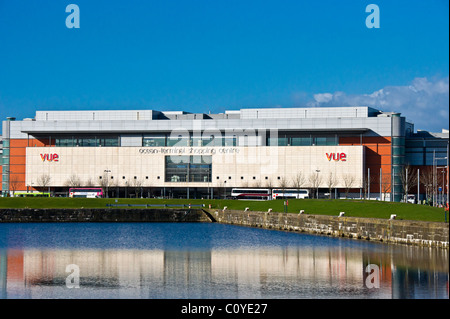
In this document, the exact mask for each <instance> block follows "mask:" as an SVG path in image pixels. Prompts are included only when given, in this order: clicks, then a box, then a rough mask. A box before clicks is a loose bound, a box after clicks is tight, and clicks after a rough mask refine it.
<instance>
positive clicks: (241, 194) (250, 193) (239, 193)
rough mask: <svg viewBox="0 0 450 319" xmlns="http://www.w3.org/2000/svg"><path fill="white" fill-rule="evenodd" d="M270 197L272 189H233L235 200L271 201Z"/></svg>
mask: <svg viewBox="0 0 450 319" xmlns="http://www.w3.org/2000/svg"><path fill="white" fill-rule="evenodd" d="M270 195H271V193H270V189H260V188H233V189H232V190H231V198H233V199H256V200H269V199H270Z"/></svg>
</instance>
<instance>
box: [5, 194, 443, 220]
mask: <svg viewBox="0 0 450 319" xmlns="http://www.w3.org/2000/svg"><path fill="white" fill-rule="evenodd" d="M189 203H191V204H193V205H194V204H195V205H198V204H204V205H205V208H208V207H209V205H210V204H211V208H213V209H216V208H217V209H222V208H223V207H224V206H227V207H228V209H236V210H244V209H245V208H246V207H249V209H250V210H251V211H263V212H266V211H267V210H268V209H269V208H272V210H273V211H274V212H283V211H284V207H283V206H284V205H283V203H284V201H283V200H272V201H241V200H203V199H145V198H144V199H140V198H138V199H125V198H119V199H117V203H116V202H115V199H114V198H98V199H97V198H0V209H1V208H25V207H29V208H81V207H84V208H105V207H106V204H153V205H156V204H172V205H173V204H189ZM300 210H304V211H305V213H306V214H312V215H335V216H338V215H339V212H345V216H353V217H369V218H389V217H390V216H391V214H396V215H397V219H404V220H423V221H436V222H444V209H443V208H436V207H430V206H424V205H414V204H406V203H391V202H377V201H364V200H342V199H341V200H327V199H291V200H289V206H288V213H295V214H297V213H298V212H299V211H300ZM447 215H448V214H447ZM448 219H449V216H447V220H448Z"/></svg>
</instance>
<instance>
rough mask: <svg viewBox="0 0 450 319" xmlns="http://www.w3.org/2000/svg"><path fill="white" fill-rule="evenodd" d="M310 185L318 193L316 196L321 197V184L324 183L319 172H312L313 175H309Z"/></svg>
mask: <svg viewBox="0 0 450 319" xmlns="http://www.w3.org/2000/svg"><path fill="white" fill-rule="evenodd" d="M308 180H309V185H310V186H311V189H312V192H313V193H316V198H319V194H318V191H319V186H320V184H321V183H322V176H320V175H319V172H315V173H311V175H309V178H308ZM313 198H314V194H313Z"/></svg>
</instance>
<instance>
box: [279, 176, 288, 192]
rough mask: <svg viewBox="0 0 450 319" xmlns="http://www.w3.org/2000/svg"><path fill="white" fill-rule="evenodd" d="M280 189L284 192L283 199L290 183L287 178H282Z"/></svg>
mask: <svg viewBox="0 0 450 319" xmlns="http://www.w3.org/2000/svg"><path fill="white" fill-rule="evenodd" d="M278 185H279V187H280V188H281V190H282V191H283V197H284V192H285V190H286V188H288V187H289V181H288V180H287V178H286V177H284V176H283V177H281V178H280V182H279V183H278Z"/></svg>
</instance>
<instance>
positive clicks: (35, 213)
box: [0, 208, 211, 223]
mask: <svg viewBox="0 0 450 319" xmlns="http://www.w3.org/2000/svg"><path fill="white" fill-rule="evenodd" d="M2 222H3V223H8V222H9V223H36V222H38V223H39V222H211V219H209V217H208V215H207V214H206V213H205V212H204V211H203V210H201V209H144V208H142V209H124V208H121V209H117V208H106V209H89V208H80V209H31V208H25V209H0V223H2Z"/></svg>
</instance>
